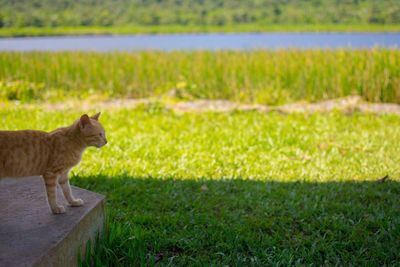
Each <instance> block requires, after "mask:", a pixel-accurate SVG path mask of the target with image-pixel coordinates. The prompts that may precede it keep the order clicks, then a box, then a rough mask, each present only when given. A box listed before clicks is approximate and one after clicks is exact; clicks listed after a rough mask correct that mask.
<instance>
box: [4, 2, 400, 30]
mask: <svg viewBox="0 0 400 267" xmlns="http://www.w3.org/2000/svg"><path fill="white" fill-rule="evenodd" d="M161 24H163V25H221V26H223V25H235V24H400V0H18V1H15V0H0V27H27V26H34V27H58V26H123V25H161Z"/></svg>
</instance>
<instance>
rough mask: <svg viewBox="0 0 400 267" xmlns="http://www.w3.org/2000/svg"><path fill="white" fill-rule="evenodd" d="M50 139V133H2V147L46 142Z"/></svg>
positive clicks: (0, 134)
mask: <svg viewBox="0 0 400 267" xmlns="http://www.w3.org/2000/svg"><path fill="white" fill-rule="evenodd" d="M48 137H49V134H48V133H46V132H42V131H35V130H22V131H0V147H3V148H4V147H12V146H14V145H20V144H24V143H30V142H35V141H40V140H45V139H47V138H48Z"/></svg>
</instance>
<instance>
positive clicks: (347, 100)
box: [0, 96, 400, 115]
mask: <svg viewBox="0 0 400 267" xmlns="http://www.w3.org/2000/svg"><path fill="white" fill-rule="evenodd" d="M4 105H7V104H1V105H0V107H1V106H4ZM21 105H23V106H26V107H28V108H29V107H38V105H39V104H21ZM21 105H19V106H21ZM141 106H142V107H146V108H148V107H154V106H159V107H162V108H166V109H168V110H173V111H175V112H210V111H212V112H232V111H259V112H279V113H283V114H289V113H315V112H319V113H324V112H332V111H339V112H343V113H345V114H351V113H355V112H361V113H373V114H399V115H400V105H399V104H392V103H369V102H366V101H364V100H363V99H362V98H361V97H359V96H349V97H343V98H337V99H331V100H326V101H321V102H316V103H306V102H299V103H293V104H285V105H281V106H267V105H260V104H242V103H237V102H232V101H228V100H193V101H183V102H176V101H170V100H165V99H156V98H154V99H152V98H149V99H115V100H108V101H101V102H76V101H71V102H63V103H51V104H40V107H42V108H43V109H45V110H63V109H71V108H73V109H78V110H92V109H96V110H105V109H119V108H138V107H141Z"/></svg>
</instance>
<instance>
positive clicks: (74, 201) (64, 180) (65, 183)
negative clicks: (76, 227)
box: [58, 173, 83, 207]
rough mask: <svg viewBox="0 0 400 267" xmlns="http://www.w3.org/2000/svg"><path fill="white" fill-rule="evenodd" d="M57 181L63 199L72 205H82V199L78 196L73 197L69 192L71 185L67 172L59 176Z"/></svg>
mask: <svg viewBox="0 0 400 267" xmlns="http://www.w3.org/2000/svg"><path fill="white" fill-rule="evenodd" d="M58 183H59V184H60V186H61V189H62V191H63V194H64V197H65V199H66V200H67V201H68V203H69V204H70V205H71V206H72V207H79V206H82V205H83V200H82V199H80V198H74V196H73V195H72V192H71V186H70V185H69V179H68V173H65V174H63V175H61V176H60V179H59V181H58Z"/></svg>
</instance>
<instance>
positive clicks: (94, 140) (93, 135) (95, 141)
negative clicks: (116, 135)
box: [78, 112, 107, 148]
mask: <svg viewBox="0 0 400 267" xmlns="http://www.w3.org/2000/svg"><path fill="white" fill-rule="evenodd" d="M99 117H100V112H99V113H97V114H96V115H93V116H91V117H89V116H88V115H87V114H83V115H82V116H81V118H80V119H79V122H78V125H79V130H80V133H81V138H82V139H83V141H84V142H85V144H86V145H87V146H94V147H98V148H100V147H102V146H104V145H105V144H107V139H106V133H105V131H104V128H103V126H102V125H101V124H100V122H99Z"/></svg>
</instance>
